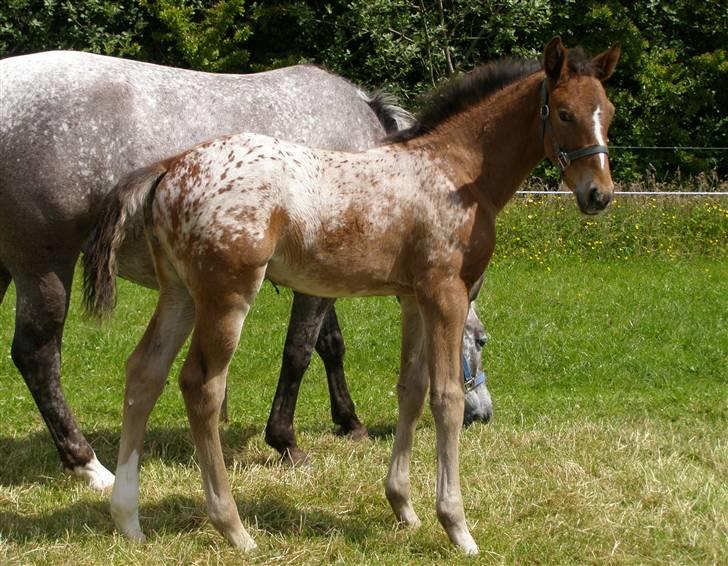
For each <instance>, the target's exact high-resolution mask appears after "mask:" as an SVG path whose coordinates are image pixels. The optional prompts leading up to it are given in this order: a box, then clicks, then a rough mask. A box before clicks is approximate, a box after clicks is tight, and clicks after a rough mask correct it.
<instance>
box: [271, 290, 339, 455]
mask: <svg viewBox="0 0 728 566" xmlns="http://www.w3.org/2000/svg"><path fill="white" fill-rule="evenodd" d="M334 300H335V299H325V298H321V297H312V296H311V295H304V294H302V293H294V294H293V306H292V307H291V319H290V321H289V323H288V333H287V334H286V343H285V345H284V346H283V361H282V364H281V374H280V377H279V378H278V387H277V388H276V394H275V397H274V398H273V404H272V406H271V409H270V416H269V417H268V424H267V425H266V427H265V441H266V442H267V443H268V444H269V445H270V446H272V447H273V448H275V449H276V450H278V452H280V453H281V455H282V456H283V458H284V460H287V461H289V462H290V463H292V464H297V463H300V462H302V461H304V460H305V459H306V453H305V452H303V451H302V450H300V449H299V448H298V446H297V445H296V433H295V431H294V429H293V415H294V413H295V411H296V401H297V400H298V388H299V387H300V385H301V381H302V380H303V374H304V372H305V371H306V368H307V367H308V364H309V363H310V362H311V355H312V354H313V350H314V347H315V345H316V339H317V337H318V336H319V330H320V329H321V324H322V322H323V320H324V316H325V315H326V313H327V312H328V311H329V310H331V306H332V305H333V304H334Z"/></svg>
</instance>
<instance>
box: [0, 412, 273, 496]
mask: <svg viewBox="0 0 728 566" xmlns="http://www.w3.org/2000/svg"><path fill="white" fill-rule="evenodd" d="M261 431H262V429H261V428H260V427H252V426H251V427H241V428H239V427H224V428H221V429H220V439H221V441H222V445H223V451H224V455H225V459H226V461H227V462H229V461H230V460H231V459H233V458H234V459H235V460H236V461H237V462H239V463H242V464H243V465H244V466H248V465H254V464H261V461H260V458H259V457H257V456H248V455H246V453H245V448H246V447H247V446H249V444H250V441H251V439H252V438H254V437H255V436H258V435H259V434H261ZM86 438H87V440H88V441H89V443H90V444H91V446H93V448H94V451H95V452H96V456H97V457H98V459H99V461H100V462H101V463H103V464H104V465H105V466H106V467H107V468H109V469H110V470H112V471H113V470H114V468H115V467H116V457H117V450H118V446H119V431H117V430H113V431H111V430H97V431H94V432H91V433H89V434H87V435H86ZM194 454H195V447H194V445H193V443H192V437H191V435H190V431H189V429H188V428H186V427H177V428H153V429H150V430H148V431H147V433H146V435H145V437H144V460H145V461H149V460H153V459H157V460H161V461H163V462H170V463H181V464H188V463H191V462H192V461H193V459H194ZM0 455H1V457H2V460H3V465H2V466H0V485H15V486H19V485H26V484H29V483H32V484H35V485H43V484H48V483H52V482H53V481H54V479H55V476H57V475H59V474H61V473H62V471H61V465H60V461H59V459H58V453H57V452H56V450H55V449H54V447H53V444H52V443H51V440H50V438H49V436H48V434H47V432H46V431H45V430H43V431H38V432H34V433H32V434H29V435H27V436H24V437H21V438H17V437H7V436H1V435H0Z"/></svg>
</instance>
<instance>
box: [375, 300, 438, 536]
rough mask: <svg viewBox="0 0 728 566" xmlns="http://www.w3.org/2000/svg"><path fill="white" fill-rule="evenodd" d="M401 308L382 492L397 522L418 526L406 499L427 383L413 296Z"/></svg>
mask: <svg viewBox="0 0 728 566" xmlns="http://www.w3.org/2000/svg"><path fill="white" fill-rule="evenodd" d="M401 308H402V351H401V353H400V370H399V383H398V384H397V396H398V401H399V417H398V419H397V432H396V434H395V437H394V447H393V448H392V460H391V462H390V464H389V472H388V473H387V480H386V483H385V493H386V495H387V499H388V500H389V503H390V505H391V506H392V510H393V511H394V514H395V515H396V516H397V519H398V520H400V521H402V522H403V523H404V524H405V525H407V526H409V527H418V526H419V524H420V520H419V518H418V517H417V514H416V513H415V511H414V508H413V507H412V501H411V499H410V476H409V468H410V456H411V453H412V442H413V440H414V435H415V426H416V425H417V419H419V417H420V415H421V414H422V408H423V406H424V401H425V394H426V393H427V387H428V385H429V380H428V377H427V364H426V359H425V356H424V351H423V347H424V338H423V333H422V320H421V317H420V313H419V310H418V308H417V303H416V301H415V300H414V298H413V297H402V298H401Z"/></svg>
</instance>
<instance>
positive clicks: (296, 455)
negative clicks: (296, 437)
mask: <svg viewBox="0 0 728 566" xmlns="http://www.w3.org/2000/svg"><path fill="white" fill-rule="evenodd" d="M281 462H283V463H284V464H288V465H289V466H304V465H306V464H308V454H306V453H305V452H304V451H303V450H301V449H300V448H298V447H296V446H294V447H293V448H286V449H285V450H284V451H283V454H282V455H281Z"/></svg>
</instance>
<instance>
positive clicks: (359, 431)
mask: <svg viewBox="0 0 728 566" xmlns="http://www.w3.org/2000/svg"><path fill="white" fill-rule="evenodd" d="M349 438H351V439H352V440H353V441H355V442H356V441H358V440H364V439H365V438H369V431H368V430H367V427H365V426H364V425H359V426H358V427H356V428H353V429H352V430H351V431H349Z"/></svg>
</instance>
